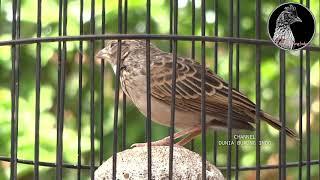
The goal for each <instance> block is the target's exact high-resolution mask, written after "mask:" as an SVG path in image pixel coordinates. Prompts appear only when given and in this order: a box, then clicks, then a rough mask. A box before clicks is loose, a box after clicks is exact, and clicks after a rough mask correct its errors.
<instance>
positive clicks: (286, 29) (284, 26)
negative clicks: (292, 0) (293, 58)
mask: <svg viewBox="0 0 320 180" xmlns="http://www.w3.org/2000/svg"><path fill="white" fill-rule="evenodd" d="M296 22H302V20H301V19H300V18H299V17H298V13H297V10H296V8H295V7H294V6H293V5H291V4H290V5H289V6H286V7H285V8H284V10H283V11H282V12H281V13H280V15H279V16H278V18H277V21H276V28H275V32H274V35H273V38H272V40H273V42H274V43H275V44H277V45H278V46H279V47H281V48H284V49H288V50H292V49H293V47H294V43H295V38H294V35H293V33H292V30H291V28H290V25H291V24H293V23H296Z"/></svg>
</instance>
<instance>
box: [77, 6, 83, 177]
mask: <svg viewBox="0 0 320 180" xmlns="http://www.w3.org/2000/svg"><path fill="white" fill-rule="evenodd" d="M79 17H80V19H79V20H80V25H79V26H80V27H79V30H80V35H83V0H80V14H79ZM78 54H79V56H78V58H79V67H78V68H79V73H78V88H79V93H78V107H77V109H78V112H77V115H78V118H77V130H78V132H77V134H78V138H77V145H78V148H77V149H78V151H77V180H80V178H81V164H82V162H81V152H82V151H81V131H82V64H83V41H81V40H80V41H79V52H78Z"/></svg>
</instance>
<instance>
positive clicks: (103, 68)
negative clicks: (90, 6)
mask: <svg viewBox="0 0 320 180" xmlns="http://www.w3.org/2000/svg"><path fill="white" fill-rule="evenodd" d="M105 14H106V1H105V0H102V10H101V16H102V21H101V34H105V33H106V22H105V18H106V17H105ZM101 44H102V47H101V48H104V46H105V43H104V40H102V42H101ZM104 73H105V60H104V59H101V66H100V134H99V136H100V150H99V153H100V155H99V163H100V165H101V164H102V163H103V160H104V156H103V154H104V137H103V134H104V131H103V124H104V121H103V119H104Z"/></svg>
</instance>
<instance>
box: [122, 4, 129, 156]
mask: <svg viewBox="0 0 320 180" xmlns="http://www.w3.org/2000/svg"><path fill="white" fill-rule="evenodd" d="M123 18H124V19H123V21H124V27H123V31H124V34H127V33H128V0H124V17H123ZM126 149H127V96H126V94H125V93H124V92H123V93H122V150H126Z"/></svg>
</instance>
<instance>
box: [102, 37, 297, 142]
mask: <svg viewBox="0 0 320 180" xmlns="http://www.w3.org/2000/svg"><path fill="white" fill-rule="evenodd" d="M121 50H122V51H121V56H122V60H121V62H120V68H121V71H120V81H121V87H122V90H123V91H124V92H125V93H126V95H127V96H128V97H130V99H131V100H132V102H133V103H134V104H135V105H136V106H137V107H138V109H139V110H140V111H141V112H142V113H143V114H144V115H146V111H147V107H146V97H147V96H146V54H145V53H146V48H145V41H142V40H122V43H121ZM116 51H117V41H107V43H106V48H104V49H103V50H101V51H100V52H99V53H98V54H97V57H99V58H104V59H106V60H107V61H108V62H109V63H110V64H111V65H112V66H115V64H116V61H117V53H116ZM150 62H151V64H150V68H151V101H152V102H151V107H152V112H151V116H152V120H153V121H155V122H157V123H160V124H162V125H166V126H169V125H170V112H171V108H170V105H171V87H172V62H173V60H172V54H171V53H167V52H163V51H161V50H160V49H158V48H157V47H156V46H154V45H152V44H151V47H150ZM176 67H177V68H176V73H177V78H176V127H177V128H179V129H191V132H193V130H195V129H193V127H196V128H198V130H195V131H196V132H198V133H199V132H200V131H199V127H200V112H201V108H200V107H201V65H200V64H199V63H198V62H196V61H194V60H192V59H190V58H183V57H178V58H177V66H176ZM205 81H206V85H205V90H206V95H207V96H206V122H207V126H208V127H209V128H217V129H221V128H226V127H227V118H228V115H227V114H228V113H227V112H228V84H227V83H226V82H225V81H223V79H222V78H220V77H219V76H217V75H216V74H214V73H213V72H212V71H211V70H209V69H206V73H205ZM232 94H233V96H232V98H233V100H232V103H233V109H232V110H233V112H232V117H233V118H232V128H234V129H247V130H254V126H253V124H254V123H255V104H254V103H253V102H252V101H250V100H249V99H248V98H247V97H246V96H244V95H243V94H242V93H240V92H238V91H236V90H233V93H232ZM261 118H262V120H264V121H266V122H267V123H269V124H270V125H272V126H273V127H275V128H277V129H280V128H281V124H280V122H279V121H278V120H277V119H276V118H274V117H272V116H270V115H268V114H266V113H264V112H262V111H261ZM189 133H190V131H187V132H186V134H183V135H187V134H189ZM286 133H287V134H288V135H289V136H291V137H295V133H294V132H293V131H292V130H290V129H288V128H286ZM179 137H180V136H179ZM192 138H193V137H192ZM192 138H191V139H192Z"/></svg>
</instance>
